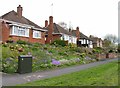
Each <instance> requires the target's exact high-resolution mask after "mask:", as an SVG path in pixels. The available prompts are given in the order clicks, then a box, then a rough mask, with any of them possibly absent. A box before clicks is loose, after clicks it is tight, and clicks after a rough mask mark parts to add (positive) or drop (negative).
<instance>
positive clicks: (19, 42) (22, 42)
mask: <svg viewBox="0 0 120 88" xmlns="http://www.w3.org/2000/svg"><path fill="white" fill-rule="evenodd" d="M17 43H18V44H27V42H26V41H23V40H18V41H17Z"/></svg>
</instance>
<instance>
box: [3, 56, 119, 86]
mask: <svg viewBox="0 0 120 88" xmlns="http://www.w3.org/2000/svg"><path fill="white" fill-rule="evenodd" d="M115 60H118V59H117V58H116V59H109V60H105V61H98V62H94V63H89V64H84V65H79V66H73V67H67V68H62V69H56V70H50V71H43V72H33V73H27V74H17V73H15V74H14V75H13V74H2V85H3V86H14V85H16V84H22V83H27V82H31V81H35V80H40V79H45V78H50V77H54V76H59V75H62V74H67V73H71V72H76V71H80V70H83V69H87V68H91V67H95V66H98V65H100V64H105V63H108V62H111V61H115Z"/></svg>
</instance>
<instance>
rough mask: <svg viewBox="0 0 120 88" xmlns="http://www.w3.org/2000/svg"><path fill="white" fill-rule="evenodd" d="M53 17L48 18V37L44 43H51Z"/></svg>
mask: <svg viewBox="0 0 120 88" xmlns="http://www.w3.org/2000/svg"><path fill="white" fill-rule="evenodd" d="M52 33H53V17H52V16H50V17H49V26H48V37H47V39H46V43H51V42H52V41H53V35H52Z"/></svg>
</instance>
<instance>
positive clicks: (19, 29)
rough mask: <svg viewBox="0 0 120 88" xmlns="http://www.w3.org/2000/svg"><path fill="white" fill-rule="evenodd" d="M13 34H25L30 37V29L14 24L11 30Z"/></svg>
mask: <svg viewBox="0 0 120 88" xmlns="http://www.w3.org/2000/svg"><path fill="white" fill-rule="evenodd" d="M10 34H11V35H17V36H25V37H29V29H27V28H23V27H18V26H12V28H11V30H10Z"/></svg>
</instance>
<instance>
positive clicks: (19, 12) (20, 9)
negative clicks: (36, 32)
mask: <svg viewBox="0 0 120 88" xmlns="http://www.w3.org/2000/svg"><path fill="white" fill-rule="evenodd" d="M22 10H23V8H22V7H21V5H19V6H18V7H17V14H18V16H19V17H22Z"/></svg>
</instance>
